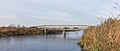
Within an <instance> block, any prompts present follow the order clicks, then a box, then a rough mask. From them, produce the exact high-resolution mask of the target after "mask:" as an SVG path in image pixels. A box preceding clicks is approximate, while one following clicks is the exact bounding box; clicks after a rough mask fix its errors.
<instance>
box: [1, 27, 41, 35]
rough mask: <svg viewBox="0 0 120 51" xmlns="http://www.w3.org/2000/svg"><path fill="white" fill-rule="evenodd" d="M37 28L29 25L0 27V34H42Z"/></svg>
mask: <svg viewBox="0 0 120 51" xmlns="http://www.w3.org/2000/svg"><path fill="white" fill-rule="evenodd" d="M42 33H43V31H40V30H39V29H38V28H31V27H21V28H17V27H0V36H16V35H35V34H42Z"/></svg>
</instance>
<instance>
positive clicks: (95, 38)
mask: <svg viewBox="0 0 120 51" xmlns="http://www.w3.org/2000/svg"><path fill="white" fill-rule="evenodd" d="M79 44H80V46H81V47H82V48H83V49H84V50H87V51H119V50H120V19H118V18H108V19H107V20H105V21H104V22H101V24H100V25H97V26H92V27H89V28H88V29H86V30H85V32H84V34H83V36H82V37H81V39H80V43H79Z"/></svg>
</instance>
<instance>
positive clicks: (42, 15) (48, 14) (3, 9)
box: [0, 0, 119, 25]
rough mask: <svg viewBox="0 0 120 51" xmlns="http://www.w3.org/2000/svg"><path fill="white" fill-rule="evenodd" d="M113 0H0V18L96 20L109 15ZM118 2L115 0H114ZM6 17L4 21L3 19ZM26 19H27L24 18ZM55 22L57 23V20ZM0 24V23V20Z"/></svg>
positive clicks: (35, 21) (29, 21) (29, 22)
mask: <svg viewBox="0 0 120 51" xmlns="http://www.w3.org/2000/svg"><path fill="white" fill-rule="evenodd" d="M114 2H117V1H116V0H74V1H73V0H0V3H1V4H0V21H2V22H3V23H5V24H10V23H15V24H17V23H20V24H27V25H33V24H50V23H51V24H96V23H97V22H98V20H97V17H98V16H101V15H102V16H103V17H105V18H106V17H107V16H109V15H110V14H109V12H107V11H104V10H112V11H110V12H114V13H119V12H116V11H114V10H113V9H114V8H113V7H114V6H115V5H114ZM118 4H119V2H118ZM6 20H7V21H6ZM26 20H27V21H26ZM58 22H59V23H58ZM1 24H2V23H1Z"/></svg>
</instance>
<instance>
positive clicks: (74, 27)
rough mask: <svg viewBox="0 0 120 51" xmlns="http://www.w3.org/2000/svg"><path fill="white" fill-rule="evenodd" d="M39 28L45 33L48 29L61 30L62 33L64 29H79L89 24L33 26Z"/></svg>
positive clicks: (64, 32) (64, 31)
mask: <svg viewBox="0 0 120 51" xmlns="http://www.w3.org/2000/svg"><path fill="white" fill-rule="evenodd" d="M34 27H37V28H39V29H40V30H43V31H44V33H45V34H46V32H47V31H49V30H53V31H54V30H57V31H59V30H60V31H63V34H64V35H65V34H66V31H79V30H84V29H86V28H88V27H89V25H39V26H34Z"/></svg>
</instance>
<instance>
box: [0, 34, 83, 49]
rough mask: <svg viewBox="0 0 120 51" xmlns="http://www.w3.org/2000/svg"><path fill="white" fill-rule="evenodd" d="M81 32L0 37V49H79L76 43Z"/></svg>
mask: <svg viewBox="0 0 120 51" xmlns="http://www.w3.org/2000/svg"><path fill="white" fill-rule="evenodd" d="M81 35H82V34H81V32H69V33H67V35H66V38H64V36H63V35H62V34H60V35H48V36H42V35H29V36H10V37H1V38H0V51H80V50H81V49H80V47H79V46H78V45H77V42H78V41H79V38H80V36H81Z"/></svg>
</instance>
